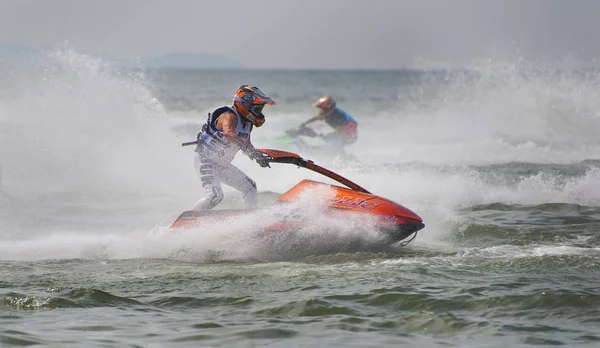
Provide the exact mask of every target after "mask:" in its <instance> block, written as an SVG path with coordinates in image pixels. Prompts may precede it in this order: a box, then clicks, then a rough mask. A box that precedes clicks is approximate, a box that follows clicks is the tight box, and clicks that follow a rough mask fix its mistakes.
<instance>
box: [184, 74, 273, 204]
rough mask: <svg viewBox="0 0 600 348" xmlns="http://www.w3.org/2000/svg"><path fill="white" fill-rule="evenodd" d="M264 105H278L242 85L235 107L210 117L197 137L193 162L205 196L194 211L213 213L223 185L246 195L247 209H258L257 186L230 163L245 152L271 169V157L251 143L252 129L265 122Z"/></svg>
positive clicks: (260, 93) (219, 111)
mask: <svg viewBox="0 0 600 348" xmlns="http://www.w3.org/2000/svg"><path fill="white" fill-rule="evenodd" d="M265 105H275V101H273V100H272V99H271V98H269V97H268V96H267V95H266V94H265V93H263V92H262V91H261V90H260V89H258V87H252V86H249V85H243V86H241V87H240V88H238V89H237V91H236V92H235V94H234V95H233V105H232V106H221V107H219V108H217V109H216V110H215V111H213V112H212V113H209V114H208V120H207V121H206V124H204V126H203V127H202V131H201V132H200V133H198V136H197V140H198V146H197V147H196V154H195V163H194V164H195V168H196V172H197V174H198V176H199V177H200V180H201V181H202V187H203V188H204V192H205V196H204V197H203V198H202V199H200V200H199V201H198V202H197V203H196V204H195V205H194V207H193V209H194V210H196V211H203V210H210V209H212V208H214V207H215V206H216V205H217V204H219V203H220V202H221V201H222V200H223V190H222V189H221V182H222V183H224V184H226V185H228V186H231V187H233V188H235V189H236V190H238V191H241V192H242V193H243V196H244V203H245V205H246V208H256V207H257V205H258V194H257V189H256V183H255V182H254V181H253V180H252V179H250V178H249V177H248V176H247V175H246V174H244V173H243V172H242V171H241V170H240V169H239V168H237V167H235V166H234V165H232V164H231V161H232V160H233V158H234V157H235V155H236V154H237V153H238V151H240V150H242V152H243V153H244V154H246V155H248V157H250V158H251V159H253V160H255V161H256V162H257V163H258V164H259V165H260V166H261V167H263V168H264V167H270V166H269V159H268V156H266V155H264V154H263V153H261V152H258V151H256V149H255V148H254V146H253V145H252V143H251V141H250V133H251V132H252V129H253V127H260V126H262V125H263V124H264V123H265V115H264V114H263V113H262V111H263V108H264V106H265Z"/></svg>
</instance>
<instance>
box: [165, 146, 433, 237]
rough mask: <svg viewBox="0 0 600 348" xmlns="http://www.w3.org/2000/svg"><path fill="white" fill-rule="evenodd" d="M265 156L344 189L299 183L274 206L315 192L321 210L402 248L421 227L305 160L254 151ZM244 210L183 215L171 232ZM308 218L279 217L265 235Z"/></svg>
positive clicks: (409, 215)
mask: <svg viewBox="0 0 600 348" xmlns="http://www.w3.org/2000/svg"><path fill="white" fill-rule="evenodd" d="M258 151H260V152H262V153H263V154H265V155H267V158H268V159H269V161H270V162H272V163H286V164H293V165H296V166H298V167H302V168H306V169H310V170H312V171H314V172H317V173H319V174H322V175H324V176H326V177H328V178H330V179H332V180H335V181H337V182H339V183H340V184H343V185H345V186H347V187H341V186H336V185H329V184H325V183H322V182H317V181H312V180H306V179H305V180H302V181H300V182H299V183H298V184H296V185H295V186H294V187H292V188H291V189H289V190H288V191H287V192H285V193H284V194H282V195H281V196H280V197H279V198H278V200H277V203H275V204H286V203H290V202H293V201H294V200H296V199H298V198H299V197H300V196H301V195H302V194H303V193H304V192H306V191H308V190H314V191H315V192H319V197H321V198H322V199H323V201H322V203H323V205H324V207H325V209H327V210H330V211H331V212H332V213H333V212H335V213H339V214H348V215H352V217H353V218H356V219H359V221H360V219H364V221H365V223H368V224H370V226H373V227H374V228H375V229H376V230H377V231H379V232H380V233H381V235H382V237H383V238H384V240H385V242H386V243H388V244H394V243H397V242H400V241H403V240H405V239H407V238H408V237H411V236H412V238H410V239H409V240H407V241H405V242H403V243H402V244H403V245H406V244H408V243H409V242H410V241H412V240H413V239H414V238H415V237H416V235H417V232H418V231H420V230H421V229H423V228H424V227H425V225H424V224H423V220H422V219H421V217H419V216H418V215H417V214H415V213H414V212H412V211H411V210H410V209H408V208H406V207H404V206H402V205H400V204H398V203H395V202H392V201H391V200H389V199H386V198H383V197H380V196H376V195H373V194H371V193H370V192H369V191H367V190H366V189H364V188H363V187H361V186H359V185H358V184H356V183H354V182H352V181H350V180H348V179H346V178H344V177H343V176H341V175H339V174H336V173H334V172H332V171H330V170H328V169H326V168H323V167H321V166H319V165H317V164H315V163H314V162H312V161H310V160H305V159H304V158H302V157H300V156H299V155H297V154H295V153H291V152H287V151H280V150H270V149H258ZM247 213H248V210H243V209H238V210H210V211H193V210H190V211H184V212H183V213H182V214H181V215H180V216H179V217H178V218H177V220H175V222H174V223H173V224H172V225H171V229H180V228H190V227H199V226H201V225H202V224H203V223H206V222H209V221H210V222H214V221H215V220H217V221H220V220H226V219H229V218H234V217H236V216H240V215H243V214H247ZM309 224H310V217H304V218H298V217H290V216H282V219H281V221H279V222H277V223H274V224H272V225H270V226H268V227H267V228H266V230H268V231H279V232H281V231H292V230H299V229H302V228H305V227H308V226H309Z"/></svg>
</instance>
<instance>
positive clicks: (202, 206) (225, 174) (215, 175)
mask: <svg viewBox="0 0 600 348" xmlns="http://www.w3.org/2000/svg"><path fill="white" fill-rule="evenodd" d="M194 165H195V167H196V173H197V174H198V176H199V177H200V180H201V181H202V187H203V188H204V194H205V195H204V198H202V199H200V200H199V201H198V202H196V204H195V205H194V207H193V208H192V209H193V210H196V211H204V210H210V209H212V208H214V207H215V206H217V204H219V203H220V202H221V201H222V200H223V190H222V188H221V183H224V184H225V185H227V186H231V187H233V188H234V189H236V190H238V191H240V192H242V194H243V196H244V203H245V204H246V208H247V209H253V208H256V207H257V206H258V193H257V190H256V183H255V182H254V180H252V179H250V178H249V177H248V176H247V175H246V174H244V172H242V171H241V170H240V169H239V168H237V167H236V166H234V165H233V164H231V163H221V162H217V161H214V160H213V159H211V158H210V157H209V156H207V155H205V154H204V153H203V152H202V151H200V153H198V152H196V158H195V161H194Z"/></svg>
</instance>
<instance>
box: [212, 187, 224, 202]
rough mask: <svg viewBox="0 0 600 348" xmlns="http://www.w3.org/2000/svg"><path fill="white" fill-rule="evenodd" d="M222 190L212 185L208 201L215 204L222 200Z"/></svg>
mask: <svg viewBox="0 0 600 348" xmlns="http://www.w3.org/2000/svg"><path fill="white" fill-rule="evenodd" d="M223 197H224V196H223V190H221V189H220V188H218V187H213V188H212V194H211V195H210V203H211V204H213V205H217V204H219V203H221V201H222V200H223Z"/></svg>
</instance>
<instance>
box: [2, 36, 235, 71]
mask: <svg viewBox="0 0 600 348" xmlns="http://www.w3.org/2000/svg"><path fill="white" fill-rule="evenodd" d="M52 50H54V49H49V48H33V47H28V46H24V45H19V44H12V43H3V42H0V63H2V62H5V63H24V62H33V61H35V60H36V59H39V58H40V57H42V54H43V52H45V51H52ZM84 54H85V53H84ZM90 55H92V56H98V55H97V54H93V53H91V54H90ZM100 58H102V59H103V60H106V61H108V62H112V63H115V64H117V65H120V66H135V67H139V64H140V63H141V64H143V65H146V66H148V67H156V68H171V69H243V68H244V65H243V64H242V63H240V62H237V61H235V60H233V59H230V58H227V57H225V56H222V55H218V54H211V53H169V54H165V55H163V56H159V57H156V58H146V59H141V60H136V61H130V60H126V59H122V58H115V57H110V56H105V55H101V56H100Z"/></svg>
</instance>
